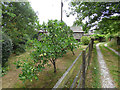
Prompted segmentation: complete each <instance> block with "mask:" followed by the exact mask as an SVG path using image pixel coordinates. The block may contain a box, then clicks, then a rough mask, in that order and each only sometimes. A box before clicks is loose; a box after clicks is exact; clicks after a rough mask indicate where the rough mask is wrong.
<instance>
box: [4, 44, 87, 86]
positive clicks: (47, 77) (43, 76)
mask: <svg viewBox="0 0 120 90" xmlns="http://www.w3.org/2000/svg"><path fill="white" fill-rule="evenodd" d="M82 48H85V47H84V46H83V47H82ZM82 48H79V49H75V55H72V52H68V53H67V54H65V55H64V56H63V57H61V58H59V59H57V61H56V67H57V73H56V74H54V73H53V66H52V65H51V67H46V68H45V70H44V71H43V72H40V73H39V80H38V81H36V80H33V82H29V81H26V82H25V83H24V84H23V83H22V81H20V80H19V74H20V73H21V69H16V67H15V65H14V64H13V63H14V62H15V61H18V60H25V59H28V60H29V58H30V55H29V54H30V52H29V51H28V52H25V53H23V54H21V55H19V56H14V55H13V56H11V57H10V58H9V61H8V64H9V66H10V70H9V71H8V73H7V74H6V75H5V76H3V77H2V79H3V83H2V87H3V88H52V87H53V86H54V85H55V84H56V82H57V81H58V80H59V79H60V77H61V76H62V75H63V74H64V72H65V71H66V70H67V69H68V68H69V66H70V65H71V64H72V63H73V61H74V60H75V59H76V57H77V56H78V55H79V53H80V52H81V51H82Z"/></svg>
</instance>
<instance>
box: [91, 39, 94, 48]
mask: <svg viewBox="0 0 120 90" xmlns="http://www.w3.org/2000/svg"><path fill="white" fill-rule="evenodd" d="M93 44H94V39H93V38H91V45H92V48H91V50H92V49H93Z"/></svg>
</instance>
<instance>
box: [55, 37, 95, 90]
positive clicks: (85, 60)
mask: <svg viewBox="0 0 120 90" xmlns="http://www.w3.org/2000/svg"><path fill="white" fill-rule="evenodd" d="M93 42H94V40H93V39H91V41H90V43H89V44H88V46H87V47H86V48H85V49H84V50H83V51H82V52H81V53H80V54H79V55H78V57H77V58H76V59H75V61H74V62H73V63H72V65H71V66H70V67H69V68H68V70H67V71H66V72H65V73H64V74H63V76H62V77H61V78H60V79H59V80H58V82H57V83H56V85H55V86H54V87H53V90H56V89H57V88H64V87H65V84H66V82H67V81H68V80H69V78H70V76H71V75H72V74H73V72H74V70H75V66H76V63H77V61H78V60H80V59H79V57H80V56H81V55H82V65H80V69H79V70H78V73H77V75H76V77H75V78H74V80H73V83H72V85H71V87H69V88H70V89H72V88H85V76H86V71H87V69H88V66H89V62H90V57H91V53H92V49H93ZM78 81H79V82H78Z"/></svg>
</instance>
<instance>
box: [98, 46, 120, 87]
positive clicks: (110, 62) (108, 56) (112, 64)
mask: <svg viewBox="0 0 120 90" xmlns="http://www.w3.org/2000/svg"><path fill="white" fill-rule="evenodd" d="M100 49H101V52H102V54H103V58H104V60H105V62H106V65H107V67H108V69H109V72H110V75H111V77H112V79H113V81H114V82H115V86H116V87H118V86H119V85H118V84H119V82H120V80H119V78H118V77H120V70H119V69H118V68H120V66H119V64H118V60H119V59H118V58H120V57H119V56H118V55H116V54H115V53H114V52H113V51H111V50H110V49H109V48H107V47H105V46H104V45H103V44H101V45H100ZM106 52H107V53H106Z"/></svg>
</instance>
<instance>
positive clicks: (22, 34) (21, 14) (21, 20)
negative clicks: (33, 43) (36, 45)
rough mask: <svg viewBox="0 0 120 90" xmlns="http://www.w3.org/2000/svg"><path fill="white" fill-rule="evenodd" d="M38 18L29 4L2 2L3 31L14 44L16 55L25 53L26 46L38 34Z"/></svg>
mask: <svg viewBox="0 0 120 90" xmlns="http://www.w3.org/2000/svg"><path fill="white" fill-rule="evenodd" d="M37 19H38V17H37V15H36V13H35V12H34V10H33V9H32V7H31V6H30V3H29V2H2V31H3V32H4V33H5V34H7V35H8V36H9V37H10V38H11V39H12V42H13V50H14V52H15V53H17V54H19V52H24V51H25V48H24V47H25V44H26V41H27V40H28V39H31V38H32V37H33V35H34V33H36V31H35V30H34V29H35V28H36V21H37Z"/></svg>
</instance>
